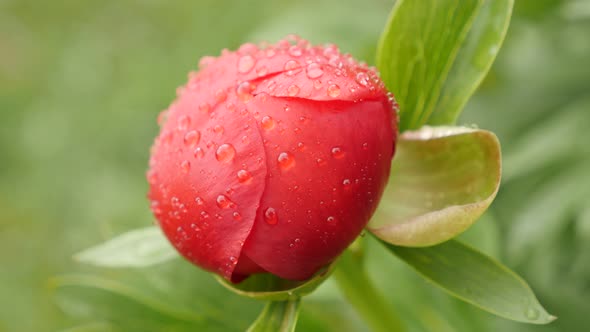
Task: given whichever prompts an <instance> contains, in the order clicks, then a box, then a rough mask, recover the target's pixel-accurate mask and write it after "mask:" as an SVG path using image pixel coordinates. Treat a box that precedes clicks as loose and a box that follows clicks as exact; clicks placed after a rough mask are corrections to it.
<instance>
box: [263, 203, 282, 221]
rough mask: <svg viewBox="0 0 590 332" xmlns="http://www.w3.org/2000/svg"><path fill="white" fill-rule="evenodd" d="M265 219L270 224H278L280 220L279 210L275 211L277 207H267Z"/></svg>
mask: <svg viewBox="0 0 590 332" xmlns="http://www.w3.org/2000/svg"><path fill="white" fill-rule="evenodd" d="M264 220H265V221H266V223H267V224H269V225H276V224H277V222H278V221H279V218H278V217H277V212H276V211H275V209H273V208H271V207H269V208H268V209H266V210H265V211H264Z"/></svg>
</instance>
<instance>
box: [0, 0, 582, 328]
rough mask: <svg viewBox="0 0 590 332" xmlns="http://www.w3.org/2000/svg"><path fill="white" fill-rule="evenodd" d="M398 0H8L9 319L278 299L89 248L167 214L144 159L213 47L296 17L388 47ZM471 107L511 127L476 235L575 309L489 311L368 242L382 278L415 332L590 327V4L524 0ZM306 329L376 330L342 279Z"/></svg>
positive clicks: (3, 234)
mask: <svg viewBox="0 0 590 332" xmlns="http://www.w3.org/2000/svg"><path fill="white" fill-rule="evenodd" d="M391 5H392V2H391V1H385V0H366V1H338V0H301V1H292V0H288V1H287V0H275V1H265V0H251V1H239V0H236V1H231V0H198V1H168V0H128V1H119V0H104V1H81V0H55V1H44V0H0V331H2V332H4V331H7V332H21V331H23V332H25V331H34V332H36V331H242V330H244V329H245V328H246V327H247V326H248V325H249V324H250V322H251V321H253V319H254V318H255V317H256V315H257V314H258V311H259V310H260V308H261V307H262V304H261V303H257V302H256V301H254V300H247V299H241V298H238V297H237V296H235V295H233V294H231V293H229V292H228V291H226V290H225V289H223V288H222V287H221V286H219V285H217V283H216V282H215V281H214V280H213V278H212V277H211V276H210V275H208V274H206V273H203V272H201V271H199V270H198V269H196V268H194V267H192V266H190V265H189V264H188V263H185V262H184V261H182V260H180V259H178V260H175V261H172V262H169V263H165V264H162V265H158V266H156V267H152V268H146V269H122V270H114V269H113V270H109V269H95V268H91V267H87V266H82V265H80V264H78V263H76V262H74V261H73V260H72V259H71V257H72V254H74V253H76V252H78V251H80V250H81V249H84V248H86V247H89V246H92V245H94V244H97V243H99V242H101V241H104V240H106V239H109V238H111V237H113V236H114V235H116V234H119V233H122V232H124V231H126V230H129V229H133V228H137V227H142V226H146V225H150V224H151V223H153V218H152V216H151V214H150V213H149V210H148V204H147V200H146V199H145V195H146V191H147V185H146V181H145V176H144V172H145V170H146V165H147V159H148V150H149V147H150V145H151V143H152V141H153V138H154V137H155V135H156V133H157V130H158V128H157V125H156V120H155V119H156V116H157V114H158V113H159V112H160V111H161V110H162V109H164V108H166V107H167V105H168V104H169V103H170V101H171V100H172V99H173V98H174V96H175V89H176V87H177V86H179V85H181V84H183V83H184V82H185V80H186V73H187V72H188V71H189V70H191V69H194V68H196V67H197V62H198V59H199V57H201V56H203V55H215V54H218V53H219V51H220V50H221V49H222V48H224V47H228V48H236V47H237V46H238V45H240V44H241V43H242V42H245V41H260V40H270V41H275V40H277V39H279V38H281V37H283V36H284V35H286V34H288V33H297V34H299V35H301V36H303V37H305V38H308V39H310V40H312V41H313V42H317V43H323V42H335V43H337V44H339V45H340V46H341V48H342V49H344V50H345V51H347V52H350V53H352V54H353V55H355V56H356V57H358V58H361V59H364V60H366V61H367V62H369V63H372V62H373V59H374V52H375V45H376V41H377V39H378V37H379V34H380V31H381V29H382V27H383V26H384V24H385V21H386V17H387V14H388V12H389V10H390V8H391ZM460 123H463V124H469V125H471V124H477V125H478V126H479V127H481V128H485V129H490V130H493V131H494V132H496V133H497V134H498V136H499V137H500V140H501V142H502V146H503V152H504V159H505V165H504V179H503V186H502V187H501V190H500V192H499V194H498V197H497V199H496V201H495V203H494V204H493V206H492V208H491V209H490V211H489V213H487V214H486V216H485V217H484V218H482V220H480V221H479V222H478V223H477V224H476V226H474V227H473V228H472V229H471V230H469V231H468V232H467V233H466V234H464V235H463V236H462V237H463V238H464V239H465V240H467V241H470V242H471V243H473V244H474V245H475V246H477V247H479V248H480V249H482V250H484V251H485V252H487V253H489V254H491V255H493V256H495V257H497V258H498V259H500V260H501V261H503V262H504V263H506V264H507V265H509V266H510V267H511V268H513V269H515V270H516V271H518V273H519V274H521V275H522V276H523V277H524V278H525V279H526V280H527V281H528V282H529V283H530V285H531V286H532V288H533V289H534V290H535V291H536V293H537V294H538V296H539V298H540V300H541V302H542V303H543V304H544V305H545V306H546V307H547V309H548V311H550V312H551V313H553V314H555V315H557V316H559V320H558V321H556V322H555V323H553V324H551V325H549V326H527V325H523V324H519V323H512V322H507V321H504V320H501V319H498V318H495V317H493V316H491V315H489V314H486V313H483V312H480V311H478V310H476V309H473V308H471V307H470V306H468V305H466V304H463V303H461V302H459V301H457V300H454V299H451V298H449V297H448V296H447V295H445V294H444V293H443V292H442V291H440V290H438V289H435V288H434V287H432V286H431V285H429V284H427V283H426V282H424V281H423V280H422V279H420V278H419V277H418V276H416V275H415V274H414V273H413V272H412V271H411V270H410V269H409V268H408V267H406V266H404V265H403V264H402V263H400V262H399V261H397V260H396V259H395V258H393V257H392V256H390V255H388V254H386V253H384V252H383V251H381V250H379V248H378V247H377V246H375V244H374V243H371V242H370V241H369V242H370V243H369V244H370V246H369V260H368V262H367V264H368V267H369V269H370V273H371V277H372V278H373V279H374V280H375V281H376V282H377V283H378V286H379V287H381V288H382V289H384V291H385V292H386V294H387V298H388V299H390V301H391V302H392V304H393V305H395V307H396V308H397V309H398V310H399V311H400V313H401V315H402V316H403V317H404V319H405V320H406V321H407V323H408V324H409V326H410V331H458V332H463V331H490V332H491V331H567V332H572V331H587V328H588V326H589V324H590V315H589V314H590V198H589V197H590V129H589V128H590V1H587V0H569V1H566V0H563V1H559V0H516V7H515V13H514V17H513V21H512V24H511V27H510V30H509V33H508V36H507V39H506V42H505V45H504V48H503V49H502V51H501V52H500V54H499V57H498V59H497V62H496V64H495V65H494V67H493V68H492V71H491V72H490V74H489V76H488V77H487V79H486V80H485V81H484V83H483V84H482V86H481V87H480V89H479V90H478V91H477V93H476V95H475V96H474V98H473V99H472V100H471V101H470V102H469V104H468V105H467V107H466V110H465V112H464V113H463V116H462V117H461V120H460ZM382 204H387V202H383V203H382ZM56 276H60V277H58V278H56ZM298 327H299V330H301V331H364V330H366V327H365V326H364V325H363V323H362V322H361V321H360V319H359V318H358V316H357V315H356V314H355V313H354V311H353V310H352V308H351V307H350V306H348V305H347V304H346V303H345V302H344V300H343V299H342V297H341V296H340V295H339V293H338V290H337V288H336V286H335V285H334V284H333V283H332V282H327V283H326V284H325V285H323V286H322V287H321V288H320V289H319V290H318V292H316V293H315V294H313V295H312V296H310V297H309V298H306V300H305V302H304V306H303V310H302V314H301V320H300V322H299V325H298Z"/></svg>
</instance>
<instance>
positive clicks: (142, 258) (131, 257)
mask: <svg viewBox="0 0 590 332" xmlns="http://www.w3.org/2000/svg"><path fill="white" fill-rule="evenodd" d="M122 249H125V250H122ZM177 257H179V254H178V253H177V252H176V251H175V250H174V248H173V247H172V245H171V244H170V243H169V242H168V240H167V239H166V237H165V236H164V234H163V233H162V231H161V230H160V229H159V228H158V227H156V226H149V227H144V228H138V229H134V230H131V231H128V232H126V233H123V234H120V235H117V236H116V237H114V238H112V239H110V240H107V241H106V242H103V243H101V244H98V245H96V246H94V247H90V248H88V249H85V250H83V251H81V252H79V253H77V254H75V255H74V256H73V258H74V260H76V261H78V262H80V263H85V264H90V265H94V266H99V267H110V268H124V267H147V266H152V265H157V264H161V263H164V262H167V261H169V260H171V259H174V258H177Z"/></svg>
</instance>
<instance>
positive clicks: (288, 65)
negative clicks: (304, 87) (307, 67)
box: [283, 60, 301, 76]
mask: <svg viewBox="0 0 590 332" xmlns="http://www.w3.org/2000/svg"><path fill="white" fill-rule="evenodd" d="M283 69H284V70H285V71H286V72H285V75H287V76H293V75H295V74H297V73H299V72H300V71H301V67H300V66H299V62H297V61H295V60H289V61H287V62H285V66H284V67H283Z"/></svg>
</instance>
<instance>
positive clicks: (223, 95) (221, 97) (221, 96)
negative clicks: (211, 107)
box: [215, 89, 227, 103]
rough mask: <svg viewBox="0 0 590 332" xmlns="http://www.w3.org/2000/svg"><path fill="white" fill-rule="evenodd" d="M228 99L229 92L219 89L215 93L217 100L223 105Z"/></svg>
mask: <svg viewBox="0 0 590 332" xmlns="http://www.w3.org/2000/svg"><path fill="white" fill-rule="evenodd" d="M226 99H227V92H225V90H224V89H219V90H217V91H216V92H215V100H216V101H217V102H218V103H222V102H224V101H225V100H226Z"/></svg>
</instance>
